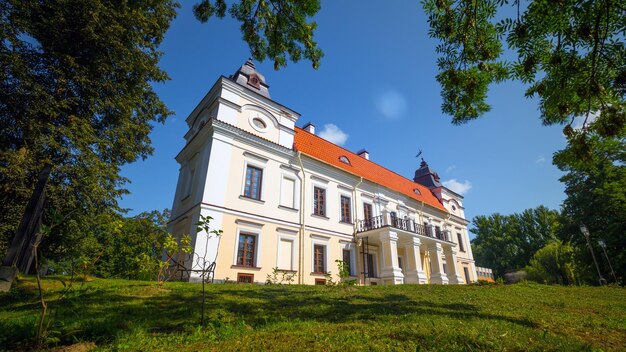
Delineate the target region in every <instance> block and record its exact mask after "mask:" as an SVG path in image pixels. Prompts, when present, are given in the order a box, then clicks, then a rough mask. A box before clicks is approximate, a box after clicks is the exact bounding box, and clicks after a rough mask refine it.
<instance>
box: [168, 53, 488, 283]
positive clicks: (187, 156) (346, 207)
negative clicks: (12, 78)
mask: <svg viewBox="0 0 626 352" xmlns="http://www.w3.org/2000/svg"><path fill="white" fill-rule="evenodd" d="M268 88H269V87H268V86H267V85H266V84H265V80H264V78H263V76H262V75H260V74H259V73H258V72H256V71H255V69H254V65H253V64H252V63H251V62H248V63H246V64H245V65H244V66H242V68H241V69H240V70H238V71H237V73H235V75H233V76H232V77H231V78H226V77H220V78H219V79H218V80H217V82H216V83H215V84H214V85H213V87H212V88H211V90H210V91H209V92H208V93H207V95H206V96H205V97H204V98H203V99H202V101H201V102H200V104H198V106H197V107H196V108H195V109H194V111H193V112H192V113H191V114H190V115H189V117H188V118H187V120H186V121H187V124H188V125H189V131H188V132H187V134H186V135H185V140H186V142H187V143H186V145H185V147H184V148H183V150H182V151H181V152H180V153H179V154H178V156H177V157H176V160H177V161H178V163H179V164H180V174H179V179H178V185H177V189H176V195H175V198H174V204H173V207H172V218H171V221H170V223H169V227H170V232H172V233H174V234H177V235H182V234H191V235H192V244H193V247H194V253H195V255H196V258H198V257H202V258H206V259H207V260H208V261H209V262H213V261H215V262H216V269H215V279H216V280H217V281H221V280H233V281H234V280H238V281H242V282H243V281H251V282H265V280H266V277H267V275H268V274H271V273H272V271H273V269H274V268H278V269H279V270H281V271H284V272H287V273H291V274H293V275H294V277H295V282H296V283H302V284H316V283H322V282H323V281H324V280H325V276H324V273H327V272H330V273H331V274H332V276H333V279H335V280H336V279H337V274H338V268H337V265H336V262H335V261H336V260H344V261H346V262H347V263H349V266H350V272H351V275H352V276H354V278H355V279H357V280H358V282H359V283H361V284H401V283H440V284H447V283H466V282H467V281H475V280H476V274H475V272H476V271H475V268H474V261H473V257H472V253H471V247H470V243H469V237H468V231H467V224H468V222H467V221H466V220H465V218H464V209H463V205H462V201H463V199H462V197H461V196H460V195H458V194H455V193H454V192H451V191H449V190H447V189H446V188H445V187H442V186H441V187H430V188H426V187H424V186H423V185H421V184H420V185H418V184H417V183H415V187H416V188H415V189H416V190H418V189H419V190H420V191H416V192H417V193H422V195H413V196H411V195H410V194H407V192H406V191H403V190H401V189H400V188H397V189H396V187H394V186H393V185H392V184H391V183H390V184H383V183H379V182H376V181H375V180H373V177H369V176H368V175H370V174H372V175H377V174H376V172H378V171H379V169H378V168H381V167H380V166H378V165H376V164H374V163H371V162H370V161H364V160H365V158H366V157H367V153H366V152H365V153H361V154H355V153H351V152H349V151H346V150H344V149H342V148H340V147H338V146H334V145H332V144H330V143H329V142H327V141H324V140H322V139H321V138H319V137H317V136H315V135H313V134H310V133H309V132H307V131H306V130H303V129H299V128H297V127H295V124H296V121H297V119H298V118H299V114H298V113H297V112H295V111H293V110H291V109H289V108H287V107H285V106H282V105H280V104H279V103H277V102H275V101H273V100H271V99H270V98H269V90H268ZM307 130H313V128H312V126H310V128H307ZM327 152H328V153H327ZM331 152H332V153H341V156H342V157H345V160H346V161H347V164H346V165H349V164H352V165H349V166H350V167H343V168H342V164H337V163H336V161H335V159H334V157H333V159H327V160H325V159H324V156H325V155H327V154H329V153H331ZM356 158H361V159H356ZM424 164H425V163H424ZM426 167H427V165H426ZM381 169H382V168H381ZM420 170H422V171H424V169H423V168H422V169H420ZM428 170H430V169H428ZM381 172H382V171H381ZM387 172H388V171H387ZM391 176H393V177H395V178H396V179H397V178H399V177H400V176H398V175H395V174H393V175H390V177H391ZM416 177H418V176H417V173H416ZM412 182H413V181H410V180H407V179H405V178H402V179H401V180H400V179H397V180H396V184H398V185H400V184H402V186H403V187H404V186H406V185H407V184H411V183H412ZM390 185H391V186H390ZM398 187H400V186H398ZM430 192H433V194H435V196H436V197H437V198H438V199H435V198H434V197H433V195H432V194H430ZM433 199H434V200H435V202H438V203H433ZM200 214H202V215H203V216H211V217H212V218H213V220H212V221H211V228H213V229H222V230H223V235H222V236H221V237H220V238H219V239H217V238H210V239H208V240H207V235H206V234H204V233H200V234H196V226H195V224H196V223H197V221H198V219H199V215H200ZM425 224H427V226H425ZM186 266H187V268H188V269H191V270H198V269H201V267H200V266H199V265H198V264H197V262H194V263H190V262H188V263H186ZM199 275H200V274H199V272H194V271H191V273H190V275H189V276H187V277H186V278H188V279H190V280H198V277H199Z"/></svg>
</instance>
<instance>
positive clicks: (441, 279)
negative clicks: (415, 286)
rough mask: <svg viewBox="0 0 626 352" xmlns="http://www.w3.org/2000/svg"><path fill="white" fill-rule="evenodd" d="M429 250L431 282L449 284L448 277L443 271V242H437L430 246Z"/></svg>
mask: <svg viewBox="0 0 626 352" xmlns="http://www.w3.org/2000/svg"><path fill="white" fill-rule="evenodd" d="M428 252H429V253H430V268H431V271H432V272H431V274H430V283H431V284H444V285H445V284H447V283H448V277H447V276H446V275H445V274H444V273H443V260H441V255H442V253H443V248H441V243H438V242H435V243H432V244H430V245H429V246H428Z"/></svg>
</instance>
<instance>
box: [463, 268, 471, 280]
mask: <svg viewBox="0 0 626 352" xmlns="http://www.w3.org/2000/svg"><path fill="white" fill-rule="evenodd" d="M463 272H464V273H465V283H466V284H469V283H470V276H469V269H467V267H466V266H464V267H463Z"/></svg>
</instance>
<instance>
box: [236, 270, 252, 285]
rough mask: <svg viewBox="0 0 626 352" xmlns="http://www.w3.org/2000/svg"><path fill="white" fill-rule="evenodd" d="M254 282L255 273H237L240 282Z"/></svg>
mask: <svg viewBox="0 0 626 352" xmlns="http://www.w3.org/2000/svg"><path fill="white" fill-rule="evenodd" d="M253 282H254V274H243V273H238V274H237V283H240V284H251V283H253Z"/></svg>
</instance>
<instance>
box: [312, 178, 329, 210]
mask: <svg viewBox="0 0 626 352" xmlns="http://www.w3.org/2000/svg"><path fill="white" fill-rule="evenodd" d="M317 190H320V191H322V192H321V194H322V195H323V199H322V207H321V208H322V209H321V210H322V211H321V213H318V210H319V209H318V208H320V207H319V206H318V204H319V200H318V199H317V198H316V197H317ZM326 191H327V188H326V187H321V186H319V185H313V197H312V198H313V212H312V215H315V216H321V217H324V218H327V216H326V214H327V211H326V208H327V206H326V203H327V202H326V200H327V199H328V197H327V195H326Z"/></svg>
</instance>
